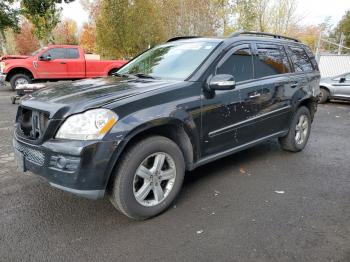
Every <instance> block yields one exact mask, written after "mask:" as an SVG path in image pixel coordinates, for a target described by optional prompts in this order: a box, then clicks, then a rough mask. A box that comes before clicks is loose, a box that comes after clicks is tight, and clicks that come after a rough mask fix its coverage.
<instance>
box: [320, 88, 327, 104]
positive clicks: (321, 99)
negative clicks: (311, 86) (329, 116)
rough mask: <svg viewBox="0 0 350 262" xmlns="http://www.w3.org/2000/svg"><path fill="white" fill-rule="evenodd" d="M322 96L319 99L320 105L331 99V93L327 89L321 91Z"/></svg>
mask: <svg viewBox="0 0 350 262" xmlns="http://www.w3.org/2000/svg"><path fill="white" fill-rule="evenodd" d="M320 91H321V92H320V95H319V97H318V103H319V104H324V103H326V102H327V101H328V99H329V91H328V90H327V89H325V88H321V89H320Z"/></svg>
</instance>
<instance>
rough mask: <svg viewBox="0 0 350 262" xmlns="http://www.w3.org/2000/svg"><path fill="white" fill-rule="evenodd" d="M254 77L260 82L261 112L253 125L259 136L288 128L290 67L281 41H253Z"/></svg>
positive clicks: (290, 90) (290, 87) (290, 89)
mask: <svg viewBox="0 0 350 262" xmlns="http://www.w3.org/2000/svg"><path fill="white" fill-rule="evenodd" d="M255 50H256V54H257V56H255V61H254V69H255V78H256V80H257V81H259V83H260V85H261V89H262V92H261V96H260V106H261V114H260V116H259V119H257V123H256V125H257V127H258V130H259V133H260V135H261V137H266V136H269V135H272V134H275V133H278V132H281V131H283V130H286V129H288V123H289V121H288V120H289V118H290V115H291V108H292V107H291V96H292V95H293V93H294V90H293V89H292V84H291V81H292V80H291V74H290V73H291V66H290V63H289V60H288V57H287V54H286V51H285V49H284V46H283V45H282V44H278V43H268V42H256V44H255Z"/></svg>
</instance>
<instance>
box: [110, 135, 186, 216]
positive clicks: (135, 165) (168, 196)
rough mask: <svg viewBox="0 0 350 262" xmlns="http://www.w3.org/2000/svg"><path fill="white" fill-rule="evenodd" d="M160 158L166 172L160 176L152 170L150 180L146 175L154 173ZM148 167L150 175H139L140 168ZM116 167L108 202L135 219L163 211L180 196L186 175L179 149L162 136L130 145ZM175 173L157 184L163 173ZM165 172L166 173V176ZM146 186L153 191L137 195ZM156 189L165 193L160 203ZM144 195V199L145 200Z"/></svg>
mask: <svg viewBox="0 0 350 262" xmlns="http://www.w3.org/2000/svg"><path fill="white" fill-rule="evenodd" d="M163 156H164V159H165V160H164V164H162V166H161V168H163V170H165V171H161V172H160V173H157V172H156V171H155V172H153V171H152V172H153V173H151V174H153V178H151V176H149V172H150V171H151V170H152V169H153V170H157V168H155V166H156V164H155V163H156V158H157V159H158V157H159V159H161V158H162V157H163ZM152 159H153V161H154V162H153V163H152ZM171 160H172V161H171ZM160 162H161V161H160ZM160 162H159V163H160ZM157 163H158V162H157ZM147 165H149V167H147V168H148V169H147V168H146V169H147V170H148V171H149V172H148V171H147V172H139V170H140V169H142V170H146V169H144V168H145V166H147ZM117 166H118V168H117V169H116V171H115V173H114V174H113V175H115V179H114V182H113V185H112V192H111V194H110V196H109V199H110V201H111V203H112V204H113V205H114V206H115V207H116V208H117V209H118V210H119V211H120V212H122V213H123V214H125V215H126V216H128V217H130V218H132V219H137V220H143V219H147V218H151V217H154V216H156V215H158V214H160V213H162V212H163V211H165V210H166V209H167V208H168V207H169V206H170V205H171V203H172V202H173V201H174V200H175V198H176V197H177V195H178V194H179V192H180V189H181V187H182V183H183V179H184V174H185V161H184V157H183V154H182V152H181V150H180V149H179V147H178V146H177V145H176V144H175V143H174V142H173V141H172V140H170V139H168V138H165V137H162V136H152V137H149V138H146V139H144V140H142V141H140V142H139V143H137V144H135V145H133V146H132V147H131V148H129V149H128V150H127V151H126V152H125V153H124V156H123V157H122V159H121V161H120V162H118V163H117ZM141 166H142V167H141ZM154 168H155V169H154ZM166 168H168V169H166ZM174 170H175V178H174V180H164V181H162V182H160V183H157V181H158V182H159V181H161V180H158V178H160V177H161V176H163V175H164V176H165V174H172V175H173V172H174ZM167 171H168V173H165V172H167ZM140 173H142V174H143V175H144V176H145V177H147V179H146V178H145V179H142V178H141V177H140V176H138V175H137V174H140ZM164 176H163V178H164ZM152 181H153V182H152ZM171 181H172V183H171ZM148 183H149V184H150V185H152V186H151V188H152V189H151V190H150V191H148V192H149V193H144V194H142V193H140V192H141V191H142V190H141V189H142V188H143V187H144V188H149V187H147V186H145V185H146V184H147V185H148ZM165 183H166V185H165ZM169 185H170V186H169ZM156 186H158V187H156ZM159 187H161V189H162V192H163V194H164V198H163V200H161V201H159V200H160V199H162V198H161V197H160V196H159V194H156V193H155V191H154V190H155V189H156V188H158V189H159ZM142 192H143V191H142ZM144 192H147V190H144ZM140 195H141V196H140ZM143 196H145V197H144V200H143ZM156 196H158V199H157V197H156Z"/></svg>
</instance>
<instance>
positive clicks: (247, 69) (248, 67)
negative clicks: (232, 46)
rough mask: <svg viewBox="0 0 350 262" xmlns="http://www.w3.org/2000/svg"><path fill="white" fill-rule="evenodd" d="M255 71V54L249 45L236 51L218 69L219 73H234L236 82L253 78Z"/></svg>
mask: <svg viewBox="0 0 350 262" xmlns="http://www.w3.org/2000/svg"><path fill="white" fill-rule="evenodd" d="M253 72H254V71H253V55H252V51H251V49H250V48H249V47H248V46H247V47H243V48H241V49H238V50H237V51H235V52H234V53H233V54H231V55H230V56H229V57H228V58H227V59H226V60H225V61H224V62H223V63H222V64H221V65H219V67H218V68H217V70H216V73H217V74H229V75H233V76H234V77H235V80H236V82H241V81H245V80H250V79H253V78H254V76H253Z"/></svg>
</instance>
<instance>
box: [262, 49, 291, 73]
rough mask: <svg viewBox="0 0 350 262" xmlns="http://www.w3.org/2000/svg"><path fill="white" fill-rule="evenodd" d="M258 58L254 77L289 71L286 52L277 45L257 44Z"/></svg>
mask: <svg viewBox="0 0 350 262" xmlns="http://www.w3.org/2000/svg"><path fill="white" fill-rule="evenodd" d="M257 49H258V58H257V60H256V66H255V78H261V77H265V76H272V75H279V74H286V73H289V72H290V71H291V70H290V65H289V61H288V57H287V55H286V52H285V50H284V48H283V47H282V46H278V45H265V44H264V45H259V44H258V45H257Z"/></svg>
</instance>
